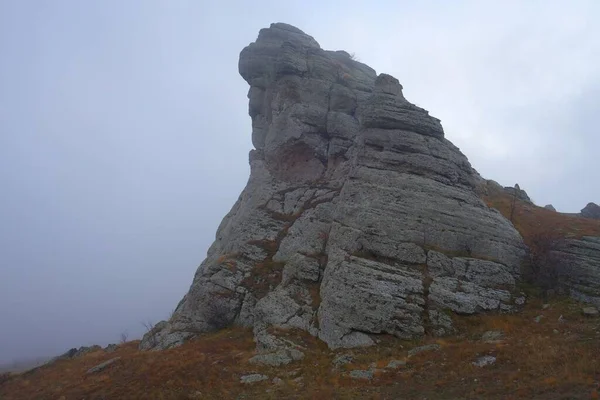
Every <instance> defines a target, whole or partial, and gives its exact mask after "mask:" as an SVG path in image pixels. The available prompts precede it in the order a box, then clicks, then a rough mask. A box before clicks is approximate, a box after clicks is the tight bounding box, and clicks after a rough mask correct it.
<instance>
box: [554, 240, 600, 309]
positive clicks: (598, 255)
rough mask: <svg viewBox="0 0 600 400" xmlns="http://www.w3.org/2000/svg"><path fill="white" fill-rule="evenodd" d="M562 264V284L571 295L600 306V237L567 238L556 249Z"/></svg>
mask: <svg viewBox="0 0 600 400" xmlns="http://www.w3.org/2000/svg"><path fill="white" fill-rule="evenodd" d="M554 253H555V255H556V256H557V259H558V261H559V262H560V265H561V266H562V267H563V270H562V271H560V272H561V276H560V278H561V282H560V285H561V286H562V287H564V288H566V289H567V290H568V293H569V294H570V295H571V297H573V298H575V299H577V300H579V301H583V302H586V303H592V304H594V305H596V306H598V307H600V237H596V236H584V237H582V238H580V239H572V238H571V239H565V240H563V241H561V243H560V244H559V246H557V249H556V250H555V251H554Z"/></svg>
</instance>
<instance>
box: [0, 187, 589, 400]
mask: <svg viewBox="0 0 600 400" xmlns="http://www.w3.org/2000/svg"><path fill="white" fill-rule="evenodd" d="M485 200H486V202H487V203H488V205H489V206H491V207H495V208H497V209H498V210H499V211H500V212H502V213H503V214H504V215H505V216H509V215H510V205H511V197H510V196H509V195H505V194H503V193H494V194H492V195H490V196H488V197H486V198H485ZM514 223H515V226H516V227H517V229H518V230H519V231H520V232H521V234H522V235H523V237H524V238H525V241H528V240H530V239H531V238H533V237H535V235H536V234H539V233H540V232H557V233H559V234H560V235H562V236H563V237H569V236H571V237H580V236H584V235H598V236H600V221H593V220H586V219H581V218H577V217H573V216H565V215H562V214H559V213H555V212H553V211H549V210H546V209H543V208H540V207H536V206H533V205H529V204H526V203H523V202H519V201H518V202H517V204H516V210H515V215H514ZM269 244H270V243H265V245H269ZM231 258H233V257H225V258H224V259H223V260H221V261H222V262H227V261H229V260H230V259H231ZM269 261H271V260H266V262H265V263H264V265H259V266H258V267H259V268H258V270H259V271H260V275H261V276H260V277H258V276H256V277H255V278H257V279H258V280H257V281H254V280H253V281H252V282H248V283H251V284H252V285H257V286H258V288H257V289H258V291H259V292H262V291H264V290H265V289H267V287H268V286H270V285H271V284H272V283H274V282H271V281H278V279H280V277H279V274H280V271H279V270H280V269H281V266H280V265H278V264H276V263H271V262H269ZM271 275H273V276H272V277H271V278H272V279H265V276H267V277H270V276H271ZM261 279H263V280H261ZM317 289H318V286H317V285H315V287H314V288H312V287H311V296H312V297H313V302H314V303H317V304H318V302H319V298H318V291H317ZM580 310H581V305H579V304H577V303H575V302H573V301H571V300H568V299H562V298H555V299H553V300H552V301H551V303H550V306H549V307H547V308H544V307H542V303H541V300H539V299H537V300H536V299H533V300H530V302H529V303H528V304H527V305H526V307H525V309H524V310H523V311H522V312H521V313H519V314H500V315H498V314H496V315H492V314H489V315H478V316H469V317H465V316H463V317H455V325H456V327H457V328H458V334H457V335H455V336H452V337H448V338H444V339H440V338H434V337H426V338H424V339H423V340H420V341H402V340H399V339H397V338H394V337H391V336H389V335H378V336H377V340H379V343H378V345H377V346H375V347H371V348H365V349H355V350H353V351H352V353H353V354H354V361H353V362H352V363H351V364H349V365H346V366H343V367H341V368H340V369H338V370H336V369H334V368H333V367H332V360H333V358H334V357H335V356H336V355H339V354H340V353H345V352H350V351H336V352H334V351H330V350H328V349H327V347H326V346H325V345H324V344H323V342H321V341H319V340H317V339H316V338H314V337H311V336H309V335H307V334H306V333H301V332H297V331H282V330H278V331H277V332H276V333H277V335H279V336H285V337H287V338H289V339H291V340H293V341H294V342H296V343H298V344H299V345H301V346H302V347H304V348H305V350H304V352H305V355H306V357H305V358H304V359H303V360H302V361H300V362H296V363H292V364H290V365H287V366H283V367H279V368H275V367H262V366H255V365H251V364H249V362H248V360H249V358H250V357H252V356H253V355H254V342H253V337H252V332H251V331H249V330H246V329H241V328H228V329H224V330H222V331H220V332H218V333H213V334H208V335H204V336H202V337H199V338H197V339H195V340H192V341H190V342H188V343H186V344H185V345H183V346H182V347H179V348H176V349H171V350H166V351H161V352H140V351H138V350H137V345H138V342H129V343H126V344H123V345H122V346H120V347H119V348H118V350H117V351H116V352H113V353H105V352H103V351H97V352H94V353H90V354H87V355H85V356H83V357H81V358H78V359H73V360H63V361H59V362H56V363H55V364H53V365H51V366H48V367H44V368H40V369H37V370H35V371H33V372H29V373H22V374H18V375H14V374H13V375H10V376H2V378H0V399H2V400H22V399H27V400H29V399H39V400H45V399H52V400H56V399H61V400H71V399H73V400H82V399H86V400H94V399H131V400H134V399H164V400H167V399H221V400H224V399H234V398H245V399H255V398H256V399H280V398H286V399H332V398H335V399H400V398H401V399H424V398H427V399H598V398H599V396H598V389H599V385H600V366H599V363H600V352H599V349H600V319H597V318H596V319H589V318H585V317H583V316H582V315H581V312H580ZM539 315H541V316H542V318H541V321H540V322H539V323H536V322H534V318H535V317H536V316H539ZM561 315H562V316H563V319H564V320H565V322H560V321H559V317H560V316H561ZM488 330H502V331H503V332H504V333H505V337H504V338H503V340H501V341H498V342H496V343H484V342H483V341H481V340H480V338H481V335H482V333H483V332H485V331H488ZM428 343H438V344H439V345H440V346H441V350H440V351H433V352H424V353H420V354H418V355H415V356H413V357H408V355H407V352H408V350H409V349H411V348H413V347H415V346H419V345H422V344H428ZM483 355H493V356H495V357H496V358H497V361H496V363H495V364H494V365H491V366H488V367H483V368H480V367H476V366H474V365H472V362H473V361H474V360H476V359H477V358H478V357H480V356H483ZM113 357H121V359H120V360H119V361H118V362H117V363H115V364H113V365H111V366H110V367H109V368H107V369H106V370H105V371H103V372H100V373H98V374H92V375H87V374H86V371H87V370H88V369H89V368H91V367H93V366H95V365H97V364H99V363H101V362H103V361H106V360H108V359H110V358H113ZM393 359H396V360H405V361H406V362H407V364H406V366H405V367H401V368H399V369H397V370H387V369H385V368H384V367H385V366H386V365H387V363H388V362H389V361H390V360H393ZM373 363H375V364H376V366H377V368H378V370H377V372H376V373H375V377H374V379H373V380H372V381H361V380H353V379H350V378H349V377H348V376H347V375H346V372H347V371H349V370H354V369H368V368H369V367H370V366H371V365H372V364H373ZM250 373H262V374H266V375H268V376H269V377H270V378H274V377H279V378H281V379H282V380H283V384H282V385H279V386H278V385H275V384H273V383H272V382H271V381H270V380H269V381H264V382H260V383H256V384H252V385H243V384H241V383H240V376H242V375H245V374H250Z"/></svg>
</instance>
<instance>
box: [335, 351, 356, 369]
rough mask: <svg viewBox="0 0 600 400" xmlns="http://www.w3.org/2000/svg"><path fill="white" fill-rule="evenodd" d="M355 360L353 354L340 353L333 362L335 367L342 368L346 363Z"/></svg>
mask: <svg viewBox="0 0 600 400" xmlns="http://www.w3.org/2000/svg"><path fill="white" fill-rule="evenodd" d="M352 360H354V357H353V356H352V354H340V355H339V356H336V357H335V358H334V359H333V361H332V362H331V363H332V364H333V366H334V367H335V368H340V367H341V366H344V365H346V364H350V363H351V362H352Z"/></svg>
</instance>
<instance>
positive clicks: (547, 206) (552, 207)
mask: <svg viewBox="0 0 600 400" xmlns="http://www.w3.org/2000/svg"><path fill="white" fill-rule="evenodd" d="M544 208H545V209H546V210H550V211H556V208H554V206H553V205H552V204H546V205H545V206H544Z"/></svg>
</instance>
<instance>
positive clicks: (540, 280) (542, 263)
mask: <svg viewBox="0 0 600 400" xmlns="http://www.w3.org/2000/svg"><path fill="white" fill-rule="evenodd" d="M561 245H562V239H561V238H560V237H558V236H556V235H554V234H553V233H550V232H542V233H536V234H534V235H532V236H531V238H530V240H529V257H528V262H527V263H526V265H525V268H524V269H523V278H524V279H525V281H526V282H527V283H530V284H533V285H535V286H538V287H540V288H541V289H544V290H551V289H552V290H556V289H561V282H562V279H561V278H562V277H563V276H564V274H565V272H566V271H565V269H566V264H567V263H566V261H567V260H565V257H564V256H562V255H561V253H560V252H559V251H557V250H559V249H560V247H561Z"/></svg>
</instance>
